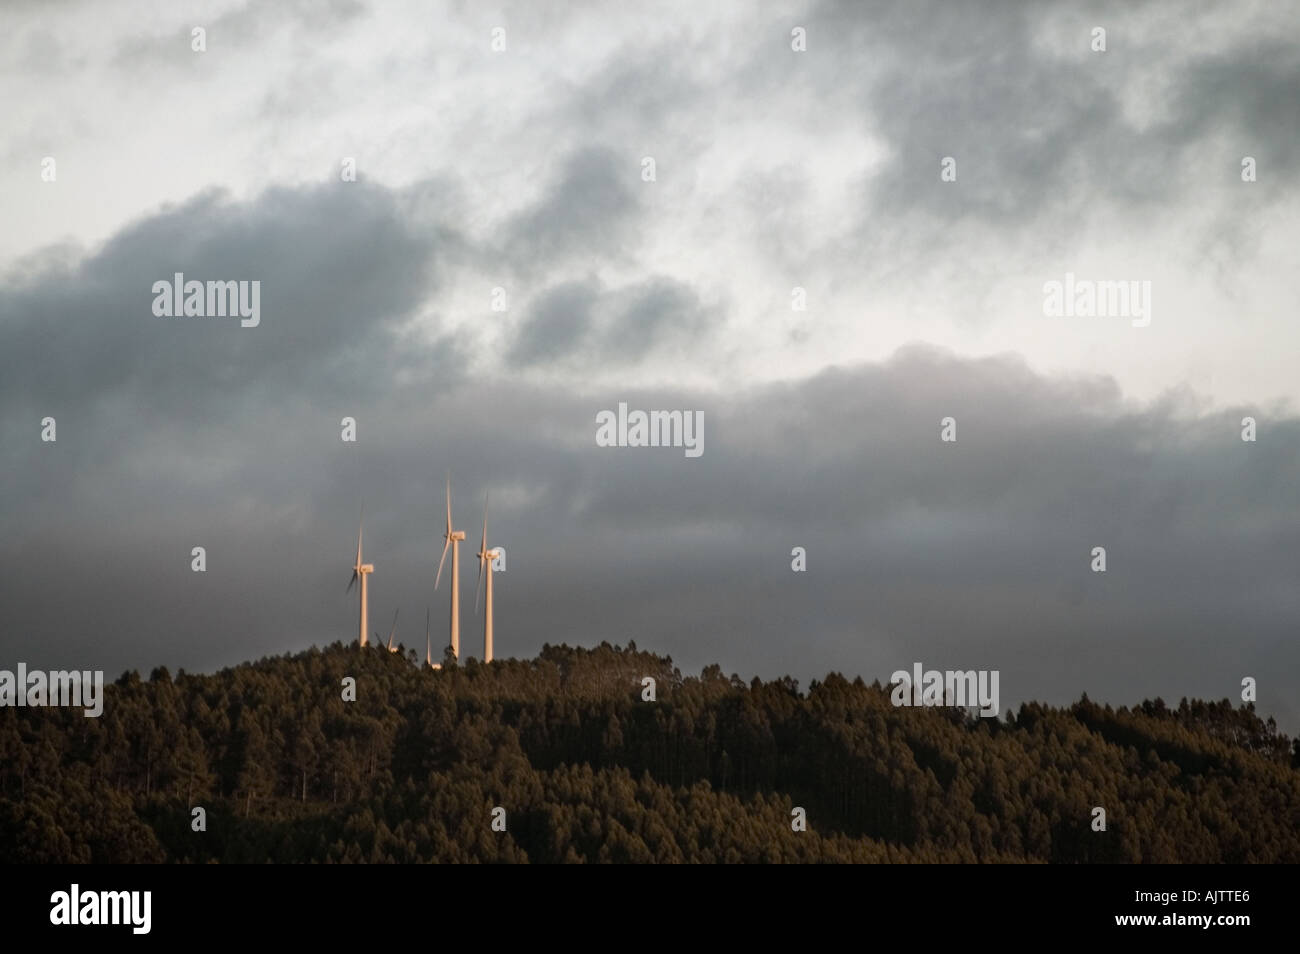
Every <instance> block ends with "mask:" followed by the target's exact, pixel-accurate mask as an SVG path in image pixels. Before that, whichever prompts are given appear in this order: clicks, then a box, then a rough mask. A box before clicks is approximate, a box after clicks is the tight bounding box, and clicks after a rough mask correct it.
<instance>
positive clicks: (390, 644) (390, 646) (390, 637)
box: [375, 610, 397, 653]
mask: <svg viewBox="0 0 1300 954" xmlns="http://www.w3.org/2000/svg"><path fill="white" fill-rule="evenodd" d="M395 632H397V610H393V628H392V629H390V630H389V631H388V651H389V652H390V653H395V652H397V650H396V649H394V648H393V634H394V633H395ZM378 638H379V634H378V633H375V639H378Z"/></svg>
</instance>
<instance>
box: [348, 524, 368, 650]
mask: <svg viewBox="0 0 1300 954" xmlns="http://www.w3.org/2000/svg"><path fill="white" fill-rule="evenodd" d="M365 525H366V514H365V511H364V510H362V512H361V526H360V527H358V529H357V562H356V564H355V565H354V566H353V567H352V579H351V580H349V581H348V592H349V593H351V592H352V584H354V583H356V582H357V580H360V581H361V648H362V649H364V648H365V646H366V577H368V576H369V575H370V574H371V573H374V572H375V565H374V564H373V563H362V562H361V534H362V532H363V531H364V530H365Z"/></svg>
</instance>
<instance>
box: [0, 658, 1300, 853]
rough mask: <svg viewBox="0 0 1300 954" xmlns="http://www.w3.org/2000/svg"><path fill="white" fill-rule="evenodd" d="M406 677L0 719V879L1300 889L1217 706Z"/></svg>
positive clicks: (518, 672)
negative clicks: (330, 867) (219, 869)
mask: <svg viewBox="0 0 1300 954" xmlns="http://www.w3.org/2000/svg"><path fill="white" fill-rule="evenodd" d="M413 662H414V655H413V654H411V655H410V656H409V657H408V656H405V655H399V654H389V653H387V652H384V651H382V650H374V649H367V650H361V649H358V648H357V647H356V646H344V645H341V644H335V645H333V646H330V647H328V648H326V649H324V650H318V649H313V650H311V651H308V652H305V653H301V654H299V655H295V656H284V657H277V658H268V659H263V660H261V661H259V662H256V663H248V664H244V665H240V666H237V667H234V668H231V669H226V670H223V671H221V672H219V673H216V674H213V675H190V674H186V673H184V672H182V673H178V674H177V675H176V676H175V677H174V678H173V677H172V676H171V674H170V673H168V672H167V671H166V670H162V669H160V670H155V671H154V672H153V673H152V674H151V676H150V677H149V679H148V680H142V679H141V678H140V677H139V676H138V675H137V674H136V673H134V672H131V673H127V674H125V675H123V676H122V677H121V678H120V679H118V680H117V681H116V682H115V683H113V684H112V685H109V686H106V687H105V692H106V699H105V703H104V712H103V715H102V716H101V717H100V718H93V719H91V718H85V717H84V715H83V714H82V711H81V710H80V709H52V708H47V709H39V708H38V709H33V708H24V709H17V708H5V709H0V856H2V857H4V858H5V860H7V861H10V862H64V861H84V862H151V861H176V862H181V861H188V862H208V861H220V862H262V861H273V862H390V861H391V862H427V861H438V862H464V861H503V862H507V861H533V862H565V861H570V862H572V861H588V862H598V861H599V862H603V861H614V862H628V861H636V862H649V861H657V862H680V861H702V862H794V861H836V862H838V861H844V862H849V861H852V862H914V861H945V862H948V861H953V862H973V861H1036V862H1039V861H1041V862H1174V861H1181V862H1281V861H1285V862H1296V861H1300V770H1297V766H1296V762H1297V759H1296V754H1295V753H1296V752H1297V751H1300V745H1297V746H1295V747H1293V746H1291V744H1290V743H1289V741H1288V739H1287V738H1286V737H1285V736H1282V735H1280V734H1278V733H1277V731H1276V727H1275V726H1274V724H1273V723H1272V721H1271V720H1269V721H1267V722H1265V721H1262V720H1260V719H1259V718H1258V716H1257V715H1256V714H1255V712H1254V709H1253V707H1252V706H1246V707H1243V708H1234V707H1233V706H1232V705H1231V704H1230V703H1229V702H1228V701H1226V700H1225V701H1223V702H1218V703H1213V702H1190V703H1189V702H1187V701H1186V700H1184V701H1183V702H1182V703H1181V704H1180V705H1179V706H1178V707H1177V708H1173V707H1167V706H1166V705H1165V704H1164V703H1163V702H1161V701H1159V700H1157V701H1155V702H1144V703H1143V704H1141V705H1140V706H1137V707H1135V708H1132V709H1128V708H1120V709H1112V708H1111V707H1109V706H1105V707H1103V706H1098V705H1096V704H1094V703H1092V702H1090V701H1088V700H1087V698H1086V697H1085V698H1084V699H1082V700H1080V701H1079V702H1077V703H1075V704H1074V705H1073V706H1070V707H1069V708H1064V709H1062V708H1052V707H1048V706H1044V705H1039V704H1027V705H1024V706H1022V707H1021V708H1020V709H1019V711H1017V712H1015V713H1007V715H1006V717H1005V718H1004V719H1003V720H997V719H971V718H968V717H967V716H966V715H965V714H964V713H963V712H961V711H960V710H955V709H940V708H929V709H926V708H895V707H894V706H893V705H891V703H890V698H889V687H884V688H882V687H881V686H879V685H878V684H871V685H868V684H865V683H864V682H863V681H862V680H861V679H855V680H852V681H850V680H848V679H845V678H843V677H842V676H840V675H837V674H831V675H829V676H827V677H826V679H825V680H823V681H820V682H816V681H815V682H814V683H813V684H812V686H811V687H810V688H809V689H808V690H807V691H806V692H800V691H799V688H798V686H797V684H796V683H795V682H794V681H793V680H790V679H788V678H787V679H781V680H776V681H772V682H766V683H764V682H761V681H759V680H757V679H755V680H754V681H753V682H752V683H748V684H747V683H745V682H743V681H741V680H740V679H738V678H736V677H734V676H733V677H731V678H727V677H726V676H724V675H723V673H722V671H721V670H720V669H719V668H718V667H717V666H710V667H708V668H706V669H705V670H704V671H703V673H702V674H701V675H700V676H699V677H689V678H683V677H682V675H681V674H680V672H678V671H677V670H676V669H674V668H673V665H672V661H671V659H668V658H666V657H661V656H656V655H654V654H651V653H647V652H644V651H640V650H638V649H637V648H636V647H635V645H634V644H630V645H629V646H628V647H627V648H620V647H617V646H610V645H608V644H601V645H600V646H599V647H596V648H594V649H576V648H569V647H566V646H547V647H545V648H543V650H542V652H541V654H540V655H539V656H538V658H537V659H535V660H513V659H506V660H497V661H495V662H493V663H492V664H491V665H488V666H483V665H479V664H478V663H476V662H475V661H473V660H470V661H469V662H468V663H467V664H466V665H464V666H456V665H450V666H448V667H447V668H445V669H443V670H441V671H438V672H433V671H430V670H428V669H426V668H420V667H417V666H415V665H413ZM645 676H650V677H653V678H654V679H655V680H656V687H655V689H656V699H655V701H645V700H643V698H642V693H643V689H642V679H643V677H645ZM345 677H352V678H354V679H355V681H356V699H355V701H344V700H343V690H342V686H343V681H344V679H345ZM191 806H202V807H203V808H204V810H205V812H206V831H202V832H196V831H192V830H191V818H192V813H191ZM498 806H499V807H501V808H504V809H505V825H506V830H505V831H504V832H500V831H494V830H493V828H492V825H491V822H492V817H493V809H494V808H495V807H498ZM796 806H798V807H802V808H803V809H805V811H806V813H807V830H806V831H801V832H795V831H792V830H791V817H792V816H791V812H792V809H793V808H795V807H796ZM1094 806H1100V807H1103V808H1105V810H1106V822H1107V828H1106V831H1104V832H1097V831H1093V830H1092V821H1093V815H1092V810H1093V808H1094Z"/></svg>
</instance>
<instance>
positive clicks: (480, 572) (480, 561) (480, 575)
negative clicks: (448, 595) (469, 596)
mask: <svg viewBox="0 0 1300 954" xmlns="http://www.w3.org/2000/svg"><path fill="white" fill-rule="evenodd" d="M486 562H487V561H486V560H484V559H483V557H479V558H478V585H476V586H475V587H474V612H475V613H477V612H478V597H479V593H481V592H482V591H483V564H484V563H486Z"/></svg>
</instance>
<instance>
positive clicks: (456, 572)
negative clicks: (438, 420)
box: [433, 475, 465, 659]
mask: <svg viewBox="0 0 1300 954" xmlns="http://www.w3.org/2000/svg"><path fill="white" fill-rule="evenodd" d="M443 539H445V540H446V541H447V542H446V543H444V544H443V546H442V557H441V558H440V559H439V560H438V575H437V576H436V577H434V580H433V588H434V589H435V590H436V589H437V588H438V584H439V583H440V582H441V581H442V565H443V563H444V562H445V561H446V559H447V550H448V549H450V550H451V655H452V656H453V657H454V658H456V659H459V658H460V541H462V540H464V539H465V531H464V530H453V529H452V528H451V476H450V475H448V477H447V532H446V533H444V534H443Z"/></svg>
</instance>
